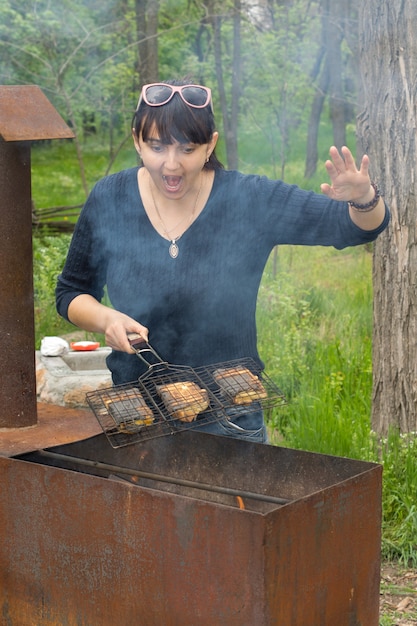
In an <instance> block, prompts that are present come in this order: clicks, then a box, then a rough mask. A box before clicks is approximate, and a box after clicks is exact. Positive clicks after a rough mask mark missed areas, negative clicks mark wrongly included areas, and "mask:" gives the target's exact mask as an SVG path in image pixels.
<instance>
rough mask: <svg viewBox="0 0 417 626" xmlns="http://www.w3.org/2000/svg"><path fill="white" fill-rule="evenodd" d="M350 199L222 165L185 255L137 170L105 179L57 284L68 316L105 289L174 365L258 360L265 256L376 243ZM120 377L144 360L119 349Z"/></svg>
mask: <svg viewBox="0 0 417 626" xmlns="http://www.w3.org/2000/svg"><path fill="white" fill-rule="evenodd" d="M388 220H389V213H388V209H387V210H386V216H385V220H384V222H383V224H382V225H381V226H380V227H379V228H378V229H376V230H374V231H364V230H361V229H360V228H358V227H357V226H356V225H355V224H354V223H353V222H352V220H351V219H350V217H349V212H348V205H347V203H345V202H336V201H331V200H329V199H328V198H327V197H326V196H323V195H319V194H315V193H313V192H307V191H303V190H301V189H299V188H298V187H295V186H290V185H287V184H285V183H283V182H281V181H272V180H269V179H267V178H265V177H259V176H252V175H249V176H246V175H243V174H240V173H238V172H231V171H223V170H220V171H217V172H216V175H215V179H214V184H213V188H212V191H211V194H210V197H209V199H208V201H207V204H206V206H205V208H204V210H203V211H202V212H201V214H200V215H199V216H198V217H197V219H196V220H195V222H194V223H193V224H192V225H191V226H190V228H189V229H188V230H187V231H186V232H185V233H184V234H183V235H182V237H181V239H180V240H179V241H178V245H179V249H180V251H179V256H178V257H177V258H176V259H172V258H171V257H170V256H169V254H168V248H169V242H168V241H167V240H166V239H164V238H163V237H161V236H160V235H159V234H158V233H157V232H156V231H155V229H154V228H153V226H152V224H151V223H150V221H149V219H148V217H147V214H146V212H145V209H144V207H143V204H142V201H141V198H140V194H139V191H138V186H137V168H132V169H129V170H124V171H122V172H119V173H117V174H113V175H111V176H108V177H106V178H104V179H102V180H101V181H99V182H98V183H97V185H96V186H95V188H94V189H93V191H92V192H91V194H90V196H89V198H88V200H87V202H86V205H85V207H84V209H83V210H82V212H81V215H80V218H79V220H78V223H77V226H76V228H75V231H74V235H73V238H72V242H71V246H70V249H69V252H68V257H67V261H66V264H65V267H64V269H63V271H62V274H61V275H60V276H59V279H58V285H57V290H56V297H57V309H58V312H59V313H60V314H61V315H62V316H63V317H65V318H67V310H68V306H69V304H70V302H71V300H72V299H73V298H75V297H76V296H77V295H79V294H82V293H87V294H90V295H92V296H94V298H96V299H97V300H99V301H100V300H101V299H102V297H103V290H104V287H105V285H106V286H107V291H108V295H109V298H110V301H111V303H112V306H113V307H114V308H115V309H117V310H119V311H122V312H123V313H126V314H127V315H129V316H131V317H133V318H134V319H136V320H137V321H138V322H140V323H141V324H143V325H145V326H147V327H148V328H149V341H150V343H151V344H152V346H153V347H154V348H155V349H156V351H157V352H158V353H159V354H160V355H161V357H162V358H163V359H164V360H166V361H168V362H169V363H172V364H182V365H189V366H191V367H197V366H200V365H207V364H210V363H217V362H221V361H229V360H232V359H237V358H241V357H252V358H253V359H255V360H256V361H258V362H260V359H259V355H258V351H257V344H256V323H255V309H256V300H257V294H258V288H259V283H260V281H261V277H262V273H263V270H264V267H265V263H266V261H267V259H268V257H269V255H270V253H271V250H272V249H273V248H274V246H276V245H281V244H304V245H323V246H334V247H335V248H344V247H346V246H354V245H359V244H363V243H366V242H369V241H372V240H374V239H375V238H376V237H377V235H378V234H379V233H380V232H381V231H382V230H384V228H385V227H386V225H387V223H388ZM108 365H109V368H110V370H111V372H112V376H113V382H114V383H115V384H121V383H125V382H130V381H132V380H135V379H136V378H138V376H140V375H141V374H142V373H143V372H144V371H145V370H146V366H145V365H144V364H143V363H142V362H141V361H140V360H139V359H138V358H137V357H136V356H135V355H133V354H132V355H129V354H125V353H121V352H118V351H113V352H112V354H111V355H110V356H109V358H108Z"/></svg>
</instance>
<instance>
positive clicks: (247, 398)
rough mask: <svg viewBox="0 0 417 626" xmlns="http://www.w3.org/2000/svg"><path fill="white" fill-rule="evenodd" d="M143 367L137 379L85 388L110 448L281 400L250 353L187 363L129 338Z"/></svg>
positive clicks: (275, 405)
mask: <svg viewBox="0 0 417 626" xmlns="http://www.w3.org/2000/svg"><path fill="white" fill-rule="evenodd" d="M131 345H132V348H133V349H134V351H135V353H136V354H137V356H138V357H139V358H140V359H141V360H142V361H143V362H144V363H145V364H146V365H147V368H148V369H147V371H146V372H145V373H144V374H143V375H142V376H140V377H139V379H138V380H137V381H134V382H131V383H127V384H125V385H116V386H114V387H110V388H108V389H99V390H97V391H93V392H89V393H88V394H87V396H86V399H87V402H88V404H89V406H90V408H91V409H92V411H93V413H94V415H95V416H96V418H97V420H98V422H99V424H100V426H101V428H102V429H103V432H104V434H105V435H106V436H107V439H108V440H109V442H110V444H111V446H112V447H113V448H119V447H122V446H126V445H129V444H133V443H136V442H139V441H145V440H147V439H153V438H155V437H162V436H166V435H173V434H175V433H178V432H183V431H185V430H190V429H193V428H197V427H200V426H202V425H203V424H209V423H212V422H215V421H219V420H225V419H228V413H227V410H228V409H230V408H236V407H239V408H240V409H241V414H243V413H244V412H247V413H250V412H253V411H256V410H259V409H263V410H270V409H272V408H274V407H279V406H283V405H284V404H285V403H286V400H285V397H284V395H283V393H282V392H281V391H280V390H279V389H278V387H277V386H276V385H275V383H274V382H273V381H272V380H271V379H270V378H269V377H268V376H267V375H266V374H265V373H264V372H262V371H261V369H260V367H259V366H258V365H257V364H256V363H255V361H254V360H253V359H237V360H234V361H228V362H223V363H218V364H214V365H210V366H206V367H199V368H195V369H194V368H192V367H188V366H185V365H172V364H169V363H167V362H166V361H163V360H162V359H161V357H160V356H159V355H158V353H157V352H156V351H155V350H154V348H152V346H151V345H150V344H149V343H146V342H144V341H143V339H141V338H140V339H139V338H134V339H131Z"/></svg>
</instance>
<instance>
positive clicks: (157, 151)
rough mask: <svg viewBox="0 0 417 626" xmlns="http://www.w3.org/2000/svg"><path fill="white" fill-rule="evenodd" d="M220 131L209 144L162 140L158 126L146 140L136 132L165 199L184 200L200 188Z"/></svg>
mask: <svg viewBox="0 0 417 626" xmlns="http://www.w3.org/2000/svg"><path fill="white" fill-rule="evenodd" d="M217 138H218V133H217V132H215V133H213V137H212V139H211V141H210V142H209V143H206V144H193V143H179V142H178V141H175V140H173V143H171V144H165V143H162V141H161V140H160V138H159V135H158V131H157V130H156V128H154V129H153V130H152V131H151V133H150V136H149V138H148V139H147V140H146V141H144V140H143V138H142V134H141V135H140V136H139V138H138V137H137V136H136V135H135V133H133V140H134V143H135V148H136V150H137V152H138V154H139V155H140V157H141V159H142V162H143V165H144V167H145V168H146V169H147V170H148V172H149V174H150V176H151V179H152V182H153V183H154V185H155V187H156V188H157V190H158V192H159V193H160V194H161V195H163V196H164V197H165V198H170V199H173V200H180V199H182V198H184V196H186V195H187V194H189V193H190V192H191V193H192V194H193V193H196V192H197V191H198V189H199V187H200V174H201V171H202V169H203V167H204V164H205V162H206V161H207V159H208V157H209V156H210V154H211V153H212V151H213V150H214V148H215V146H216V142H217Z"/></svg>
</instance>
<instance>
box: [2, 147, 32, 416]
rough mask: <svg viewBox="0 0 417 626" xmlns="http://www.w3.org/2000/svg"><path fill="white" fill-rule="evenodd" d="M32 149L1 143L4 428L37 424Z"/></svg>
mask: <svg viewBox="0 0 417 626" xmlns="http://www.w3.org/2000/svg"><path fill="white" fill-rule="evenodd" d="M30 187H31V181H30V148H29V146H28V145H24V144H20V143H17V144H16V143H11V144H8V143H5V142H4V141H2V140H1V139H0V229H1V235H2V236H1V254H0V345H1V349H0V372H1V385H0V407H1V413H0V428H12V427H27V426H30V425H33V424H35V423H36V388H35V386H36V375H35V353H34V349H35V330H34V310H33V273H32V219H31V202H30Z"/></svg>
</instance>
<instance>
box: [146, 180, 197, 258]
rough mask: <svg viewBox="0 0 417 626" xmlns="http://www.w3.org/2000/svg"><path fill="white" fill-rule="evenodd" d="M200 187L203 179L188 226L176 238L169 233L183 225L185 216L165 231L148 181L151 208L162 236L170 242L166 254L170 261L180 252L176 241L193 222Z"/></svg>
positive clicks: (165, 228)
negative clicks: (157, 220) (162, 232)
mask: <svg viewBox="0 0 417 626" xmlns="http://www.w3.org/2000/svg"><path fill="white" fill-rule="evenodd" d="M202 186H203V178H201V183H200V187H199V190H198V192H197V195H196V197H195V202H194V206H193V210H192V211H191V214H190V219H189V222H188V224H187V226H186V228H185V229H184V230H183V231H182V233H181V234H180V235H178V237H171V233H172V232H173V231H175V230H176V229H177V228H178V226H179V225H180V224H182V223H183V221H184V220H185V218H186V217H187V216H186V215H184V217H183V218H182V219H181V220H180V221H179V222H178V223H177V224H175V226H174V228H171V230H167V227H166V226H165V224H164V221H163V219H162V217H161V214H160V212H159V210H158V207H157V206H156V202H155V198H154V195H153V192H152V187H151V184H150V181H149V191H150V193H151V198H152V202H153V206H154V208H155V213H156V214H157V216H158V219H159V221H160V222H161V226H162V229H163V231H164V234H165V235H166V236H167V237H168V239H169V240H170V244H169V248H168V252H169V256H170V257H171V258H172V259H176V258H177V256H178V254H179V251H180V249H179V247H178V243H177V241H178V240H179V239H180V238H181V237H182V236H183V234H184V233H185V231H186V230H187V228H188V226H189V225H190V224H191V222H192V221H193V217H194V214H195V210H196V208H197V203H198V199H199V197H200V192H201V188H202Z"/></svg>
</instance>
